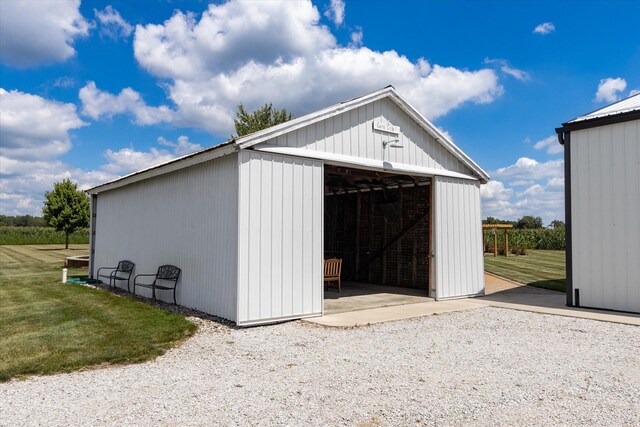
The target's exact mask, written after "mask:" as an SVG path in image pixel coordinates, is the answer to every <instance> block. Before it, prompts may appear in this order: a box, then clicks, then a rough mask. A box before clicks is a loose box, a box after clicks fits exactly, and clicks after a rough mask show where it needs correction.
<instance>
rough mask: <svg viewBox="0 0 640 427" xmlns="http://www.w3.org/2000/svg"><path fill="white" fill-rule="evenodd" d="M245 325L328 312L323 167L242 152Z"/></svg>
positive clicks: (241, 316)
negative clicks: (324, 280)
mask: <svg viewBox="0 0 640 427" xmlns="http://www.w3.org/2000/svg"><path fill="white" fill-rule="evenodd" d="M239 162H240V185H239V188H240V201H239V202H240V203H239V213H240V219H239V221H240V224H239V241H238V245H239V249H238V251H239V260H238V318H237V323H238V324H239V325H249V324H257V323H268V322H273V321H277V320H283V319H288V318H300V317H308V316H313V315H320V314H321V313H322V286H323V283H322V268H323V253H322V245H323V241H324V236H323V204H324V197H323V181H324V177H323V166H322V162H320V161H317V160H309V159H302V158H296V157H289V156H282V155H277V154H270V153H262V152H257V151H253V150H243V151H242V152H241V153H240V159H239Z"/></svg>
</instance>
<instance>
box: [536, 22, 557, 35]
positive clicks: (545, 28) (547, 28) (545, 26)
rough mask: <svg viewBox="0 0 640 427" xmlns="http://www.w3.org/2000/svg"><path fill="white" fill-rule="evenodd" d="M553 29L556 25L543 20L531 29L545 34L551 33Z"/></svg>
mask: <svg viewBox="0 0 640 427" xmlns="http://www.w3.org/2000/svg"><path fill="white" fill-rule="evenodd" d="M555 30H556V26H555V25H553V22H543V23H542V24H539V25H537V26H536V28H534V29H533V32H534V33H536V34H540V35H543V36H546V35H547V34H551V33H553V32H554V31H555Z"/></svg>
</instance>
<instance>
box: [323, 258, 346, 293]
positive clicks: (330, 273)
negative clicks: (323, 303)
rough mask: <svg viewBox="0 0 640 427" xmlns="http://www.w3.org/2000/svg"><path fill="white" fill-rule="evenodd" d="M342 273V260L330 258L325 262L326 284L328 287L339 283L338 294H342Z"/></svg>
mask: <svg viewBox="0 0 640 427" xmlns="http://www.w3.org/2000/svg"><path fill="white" fill-rule="evenodd" d="M341 273H342V260H341V259H338V258H330V259H325V260H324V283H325V284H326V285H327V286H328V285H329V284H334V286H335V283H336V282H338V292H340V282H341V279H340V275H341Z"/></svg>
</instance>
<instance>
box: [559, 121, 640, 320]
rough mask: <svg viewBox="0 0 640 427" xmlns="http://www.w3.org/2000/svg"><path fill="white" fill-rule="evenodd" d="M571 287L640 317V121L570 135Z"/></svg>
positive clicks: (584, 298) (593, 301)
mask: <svg viewBox="0 0 640 427" xmlns="http://www.w3.org/2000/svg"><path fill="white" fill-rule="evenodd" d="M570 144H571V221H572V248H573V255H572V257H573V288H574V289H579V290H580V305H582V306H586V307H596V308H606V309H612V310H623V311H635V312H640V262H638V260H639V259H640V120H635V121H629V122H623V123H618V124H612V125H607V126H600V127H595V128H591V129H584V130H579V131H574V132H571V142H570Z"/></svg>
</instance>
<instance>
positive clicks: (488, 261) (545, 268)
mask: <svg viewBox="0 0 640 427" xmlns="http://www.w3.org/2000/svg"><path fill="white" fill-rule="evenodd" d="M527 253H528V255H526V256H510V257H504V256H497V257H493V256H485V258H484V269H485V271H487V272H489V273H493V274H497V275H498V276H502V277H505V278H507V279H511V280H514V281H516V282H519V283H525V284H527V285H531V286H536V287H538V288H545V289H551V290H554V291H559V292H565V291H566V272H565V252H564V251H543V250H527Z"/></svg>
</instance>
